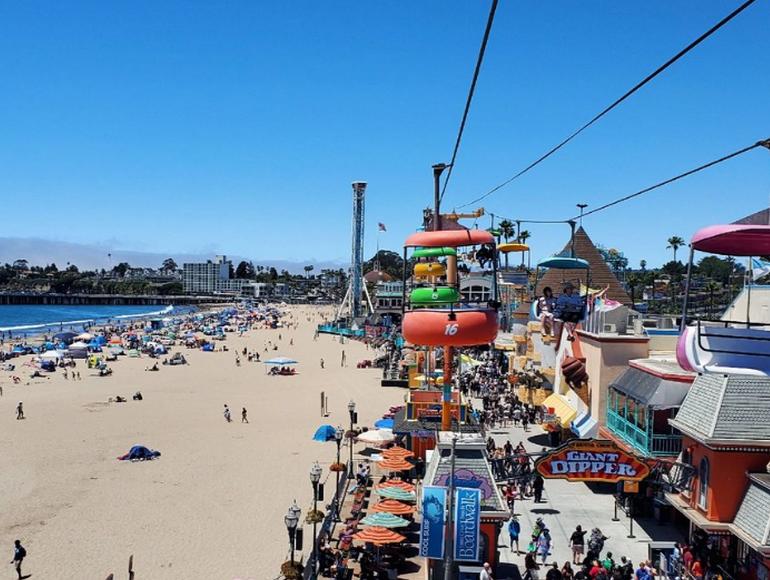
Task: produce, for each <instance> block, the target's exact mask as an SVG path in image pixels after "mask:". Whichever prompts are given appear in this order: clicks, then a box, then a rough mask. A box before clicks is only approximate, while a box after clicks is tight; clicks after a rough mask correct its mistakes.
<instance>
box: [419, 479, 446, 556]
mask: <svg viewBox="0 0 770 580" xmlns="http://www.w3.org/2000/svg"><path fill="white" fill-rule="evenodd" d="M445 507H446V488H445V487H432V486H425V487H423V488H422V525H421V526H420V556H422V557H423V558H443V557H444V534H445V525H446V522H445V518H444V510H445Z"/></svg>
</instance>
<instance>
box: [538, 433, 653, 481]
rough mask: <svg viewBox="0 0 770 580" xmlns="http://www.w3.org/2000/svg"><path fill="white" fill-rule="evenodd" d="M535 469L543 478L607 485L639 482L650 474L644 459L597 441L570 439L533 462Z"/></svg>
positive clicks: (608, 443)
mask: <svg viewBox="0 0 770 580" xmlns="http://www.w3.org/2000/svg"><path fill="white" fill-rule="evenodd" d="M535 470H536V471H537V472H538V473H539V474H540V475H542V476H543V477H544V478H545V479H566V480H567V481H603V482H606V483H617V482H619V481H641V480H643V479H644V478H645V477H647V476H648V475H649V474H650V468H649V466H648V465H647V464H646V463H644V461H643V460H641V459H639V458H638V457H636V456H635V455H632V454H631V453H628V452H626V451H624V450H623V449H621V448H620V447H619V446H618V445H617V444H616V443H615V442H614V441H607V440H599V439H572V440H571V441H568V442H567V443H565V444H564V445H562V446H560V447H557V448H556V449H553V450H552V451H551V452H550V453H548V454H547V455H545V456H543V457H541V458H540V459H538V460H537V461H535Z"/></svg>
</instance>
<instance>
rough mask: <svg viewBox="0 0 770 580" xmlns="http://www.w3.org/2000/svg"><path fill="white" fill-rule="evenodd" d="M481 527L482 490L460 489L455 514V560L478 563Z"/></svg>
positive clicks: (456, 496) (457, 493)
mask: <svg viewBox="0 0 770 580" xmlns="http://www.w3.org/2000/svg"><path fill="white" fill-rule="evenodd" d="M480 525H481V490H480V489H478V488H468V487H458V488H457V491H456V492H455V513H454V532H455V537H454V546H455V554H454V556H455V560H457V561H470V562H476V561H478V559H479V528H480Z"/></svg>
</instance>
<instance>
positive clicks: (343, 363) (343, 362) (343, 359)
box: [340, 350, 346, 367]
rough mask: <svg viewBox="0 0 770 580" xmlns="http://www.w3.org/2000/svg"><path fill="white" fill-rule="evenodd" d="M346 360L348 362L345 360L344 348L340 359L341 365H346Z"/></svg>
mask: <svg viewBox="0 0 770 580" xmlns="http://www.w3.org/2000/svg"><path fill="white" fill-rule="evenodd" d="M345 362H346V361H345V351H344V350H343V351H342V359H341V360H340V366H341V367H344V366H345Z"/></svg>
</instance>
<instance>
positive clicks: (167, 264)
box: [160, 258, 179, 272]
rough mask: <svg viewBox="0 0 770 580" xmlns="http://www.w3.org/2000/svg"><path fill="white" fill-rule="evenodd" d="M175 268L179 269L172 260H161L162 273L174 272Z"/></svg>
mask: <svg viewBox="0 0 770 580" xmlns="http://www.w3.org/2000/svg"><path fill="white" fill-rule="evenodd" d="M177 268H179V266H177V264H176V262H175V261H174V258H166V259H165V260H163V264H162V265H161V267H160V269H161V270H162V271H163V272H176V270H177Z"/></svg>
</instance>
